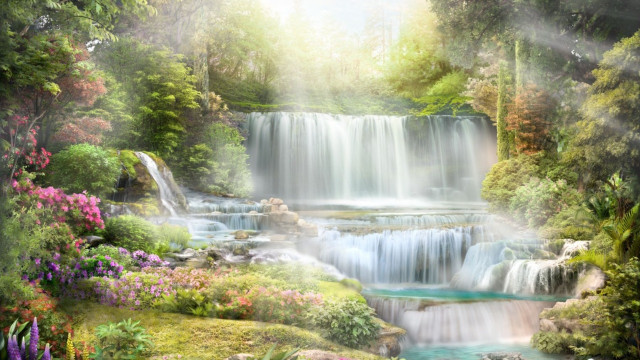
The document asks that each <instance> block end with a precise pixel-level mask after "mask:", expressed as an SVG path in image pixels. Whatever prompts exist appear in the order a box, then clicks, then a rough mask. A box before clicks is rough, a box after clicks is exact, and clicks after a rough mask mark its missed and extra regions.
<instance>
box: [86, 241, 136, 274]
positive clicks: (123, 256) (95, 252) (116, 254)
mask: <svg viewBox="0 0 640 360" xmlns="http://www.w3.org/2000/svg"><path fill="white" fill-rule="evenodd" d="M82 255H83V256H84V257H85V258H90V257H93V256H108V257H110V258H111V259H113V260H114V261H116V262H117V263H118V264H120V265H122V266H123V267H124V268H125V269H127V270H131V268H132V267H133V266H134V265H135V262H134V260H133V258H132V257H131V254H130V253H129V251H128V250H126V249H124V248H120V249H119V248H117V247H115V246H111V245H99V246H98V247H95V248H89V249H85V250H83V251H82Z"/></svg>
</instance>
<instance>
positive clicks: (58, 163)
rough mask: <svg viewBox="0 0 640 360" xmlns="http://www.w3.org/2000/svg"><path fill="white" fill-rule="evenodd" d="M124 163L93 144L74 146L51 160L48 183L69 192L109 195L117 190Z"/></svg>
mask: <svg viewBox="0 0 640 360" xmlns="http://www.w3.org/2000/svg"><path fill="white" fill-rule="evenodd" d="M119 175H120V163H119V162H118V159H117V158H116V157H114V156H111V155H110V154H109V152H108V151H106V150H104V149H102V148H101V147H99V146H94V145H90V144H77V145H71V146H69V147H68V148H66V149H65V150H62V151H60V152H59V153H57V154H55V155H53V157H51V164H50V165H49V168H48V176H47V180H48V181H49V182H50V183H51V184H52V185H53V186H55V187H59V188H61V189H63V190H65V191H71V192H76V193H81V192H83V191H85V190H86V191H88V192H89V193H90V194H95V195H98V196H100V195H106V194H109V193H111V192H113V190H115V184H116V181H117V180H118V176H119Z"/></svg>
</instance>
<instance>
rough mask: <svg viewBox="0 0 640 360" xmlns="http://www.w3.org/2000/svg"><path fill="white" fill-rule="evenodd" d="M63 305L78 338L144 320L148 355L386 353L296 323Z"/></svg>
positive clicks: (85, 338) (210, 356) (362, 356)
mask: <svg viewBox="0 0 640 360" xmlns="http://www.w3.org/2000/svg"><path fill="white" fill-rule="evenodd" d="M62 307H63V309H65V310H66V311H67V312H69V313H70V314H72V315H73V317H74V326H73V329H74V337H75V341H76V342H82V341H87V342H92V341H94V339H95V336H94V329H95V328H96V326H98V325H100V324H104V323H106V322H118V321H120V320H123V319H127V318H132V319H134V320H136V321H138V320H139V321H140V325H141V326H143V327H144V328H145V329H146V330H147V332H148V333H149V334H150V335H151V336H152V340H153V342H154V343H155V347H154V349H153V351H152V353H151V354H150V355H149V356H150V357H151V358H161V357H162V356H165V355H167V356H170V355H174V356H175V355H182V358H183V359H225V358H227V357H229V356H231V355H233V354H237V353H251V354H256V355H258V354H264V353H266V352H267V351H268V350H269V348H270V347H271V346H272V345H273V344H274V343H278V344H280V345H281V346H278V351H284V350H290V349H293V348H295V347H300V348H302V349H320V350H326V351H332V352H336V353H339V354H341V355H342V356H344V357H348V358H352V359H363V360H366V359H371V360H375V359H382V358H380V357H377V356H375V355H371V354H367V353H364V352H361V351H356V350H353V349H349V348H346V347H343V346H340V345H337V344H335V343H332V342H330V341H328V340H325V339H323V338H322V337H321V336H320V335H318V334H317V333H314V332H311V331H307V330H303V329H299V328H296V327H292V326H285V325H273V324H266V323H260V322H254V321H238V320H221V319H211V318H202V317H196V316H188V315H181V314H170V313H162V312H158V311H155V310H146V311H131V310H126V309H118V308H113V307H107V306H103V305H98V304H95V303H90V302H67V303H66V304H63V305H62Z"/></svg>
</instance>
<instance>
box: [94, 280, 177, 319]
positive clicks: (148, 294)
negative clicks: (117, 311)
mask: <svg viewBox="0 0 640 360" xmlns="http://www.w3.org/2000/svg"><path fill="white" fill-rule="evenodd" d="M95 286H96V288H95V292H96V294H97V296H98V301H100V302H101V303H102V304H105V305H110V306H118V307H123V308H128V309H131V310H139V309H144V308H149V307H151V306H153V305H154V304H155V303H156V301H159V300H161V299H162V297H163V296H164V295H173V294H175V290H174V289H173V284H172V282H171V281H170V280H167V279H165V278H164V277H163V276H161V275H158V274H153V273H133V272H130V273H126V274H125V275H123V276H122V277H121V278H119V279H110V278H107V277H105V278H102V279H100V280H98V281H97V282H96V284H95Z"/></svg>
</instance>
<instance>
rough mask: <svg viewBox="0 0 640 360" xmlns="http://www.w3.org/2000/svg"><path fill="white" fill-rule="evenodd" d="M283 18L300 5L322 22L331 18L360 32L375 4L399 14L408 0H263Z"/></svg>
mask: <svg viewBox="0 0 640 360" xmlns="http://www.w3.org/2000/svg"><path fill="white" fill-rule="evenodd" d="M261 1H262V2H263V3H264V5H265V6H266V7H267V8H268V9H272V10H273V11H274V12H275V13H276V14H278V15H279V16H280V18H282V19H286V18H287V17H288V16H289V15H290V14H291V13H292V12H293V10H294V9H295V7H296V6H300V8H301V10H302V11H303V12H304V13H305V14H306V16H307V17H308V18H309V19H310V20H311V21H314V22H317V23H320V22H322V21H324V20H325V19H327V18H329V19H332V20H333V21H335V22H337V23H339V24H341V25H342V26H343V27H344V28H345V29H347V30H349V31H351V32H360V31H362V30H363V28H364V26H365V22H366V19H367V16H368V13H369V12H370V11H371V9H372V7H373V6H375V5H378V6H379V5H380V4H384V6H385V7H386V8H387V14H388V15H389V16H391V17H393V16H394V15H395V16H397V15H398V13H399V11H398V9H399V8H400V7H401V6H402V4H406V3H407V0H261Z"/></svg>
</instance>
